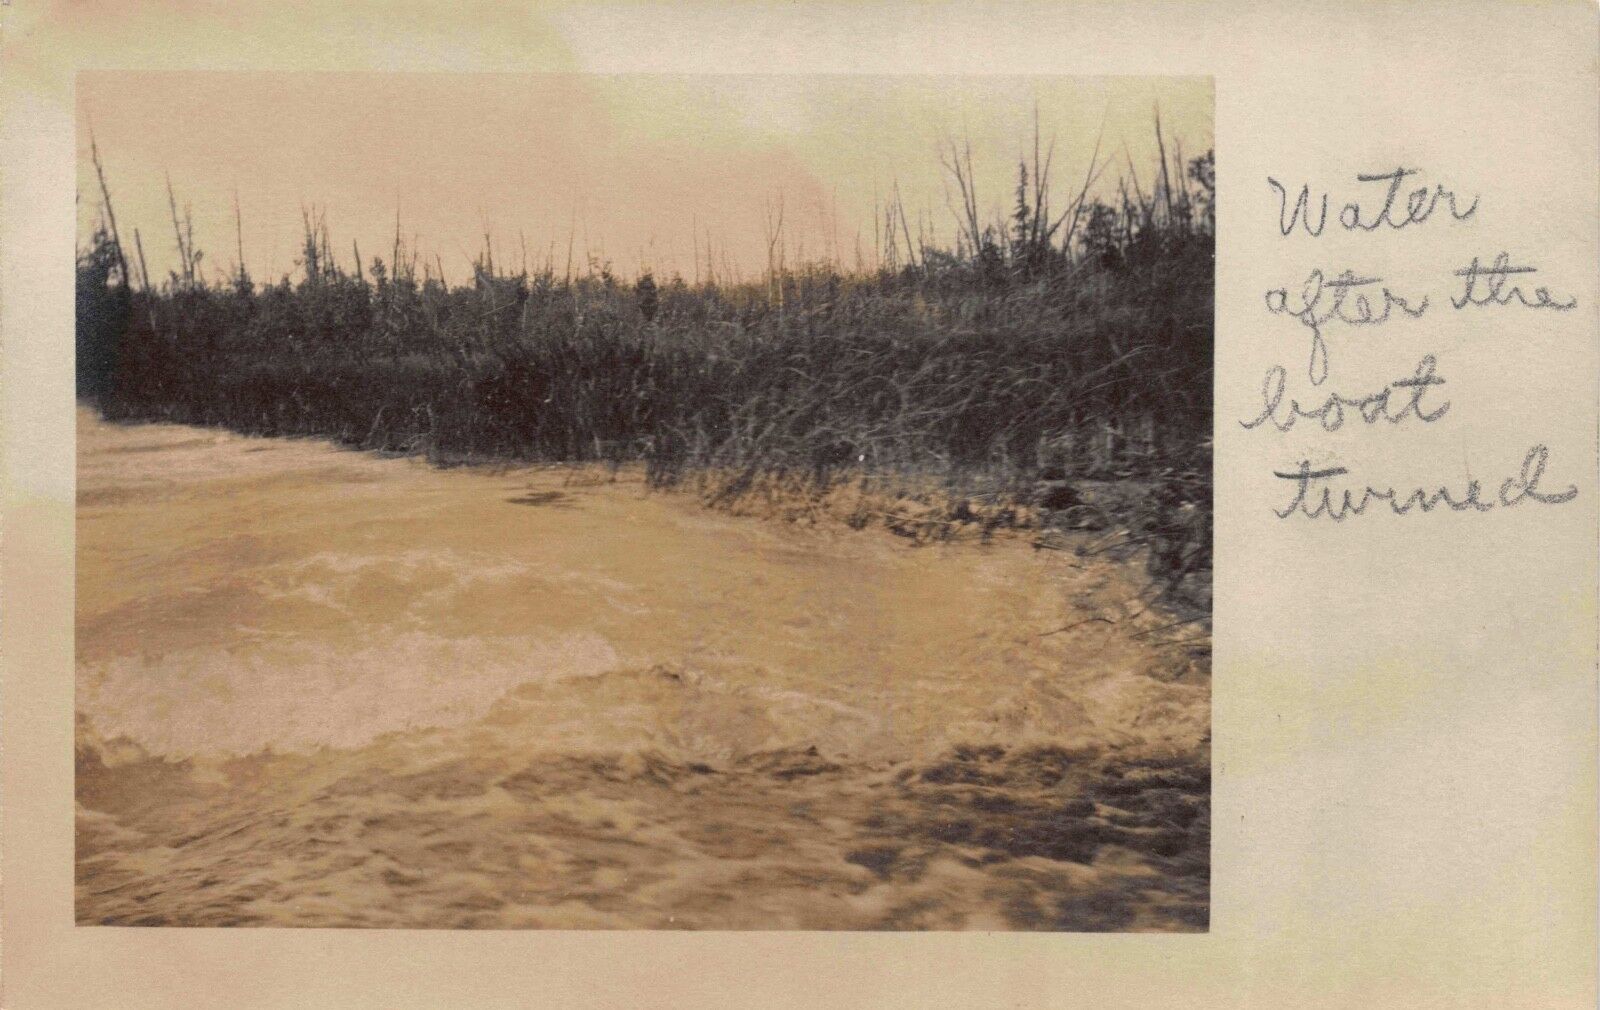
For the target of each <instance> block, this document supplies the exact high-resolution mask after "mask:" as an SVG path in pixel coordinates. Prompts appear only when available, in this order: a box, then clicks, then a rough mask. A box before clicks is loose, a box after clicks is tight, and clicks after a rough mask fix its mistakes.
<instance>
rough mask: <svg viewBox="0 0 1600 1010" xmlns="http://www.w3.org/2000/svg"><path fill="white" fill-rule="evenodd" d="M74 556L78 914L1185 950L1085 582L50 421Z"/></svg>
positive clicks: (1139, 660)
mask: <svg viewBox="0 0 1600 1010" xmlns="http://www.w3.org/2000/svg"><path fill="white" fill-rule="evenodd" d="M77 552H78V553H77V592H78V596H77V713H78V714H77V723H78V724H77V916H78V921H79V922H80V923H83V924H114V925H138V924H148V925H200V926H220V925H262V926H291V925H293V926H369V927H499V928H521V927H548V928H579V929H591V928H642V927H643V928H717V929H761V928H769V929H770V928H776V929H1065V930H1191V931H1192V930H1203V929H1205V928H1206V924H1207V918H1208V904H1209V903H1208V879H1209V792H1210V771H1209V725H1210V672H1209V659H1208V652H1206V651H1205V650H1203V649H1196V648H1195V647H1194V646H1193V645H1192V644H1185V642H1189V641H1192V638H1188V637H1186V638H1184V640H1183V641H1175V639H1176V638H1177V636H1179V635H1185V636H1192V635H1193V632H1194V627H1193V626H1190V627H1189V628H1187V629H1184V630H1183V631H1179V632H1167V631H1164V630H1163V629H1162V626H1163V625H1165V624H1168V623H1170V618H1169V617H1165V616H1163V615H1161V614H1159V613H1157V612H1155V611H1151V610H1146V608H1145V607H1144V605H1143V603H1142V602H1140V599H1139V593H1140V590H1141V588H1142V586H1143V583H1142V582H1141V580H1140V579H1139V578H1138V573H1137V571H1136V570H1134V569H1132V568H1128V567H1125V566H1123V565H1120V564H1118V563H1115V562H1112V561H1109V560H1105V559H1102V558H1095V557H1090V558H1084V559H1080V558H1075V557H1073V556H1072V554H1071V553H1070V552H1062V551H1054V550H1038V549H1035V548H1034V547H1033V546H1032V545H1031V544H1030V542H1029V541H1028V540H1027V539H1026V538H1024V537H1021V536H1015V535H1002V536H997V537H996V538H994V540H993V541H992V542H989V543H976V542H971V543H966V542H962V543H946V544H936V545H917V544H913V543H910V542H908V541H906V540H904V539H902V538H899V537H896V536H894V535H892V534H890V533H888V532H886V531H883V530H879V529H868V530H861V531H856V530H851V529H849V528H847V527H844V526H842V525H840V526H837V527H834V526H831V525H821V526H817V527H809V528H808V527H803V526H798V525H795V524H792V523H784V522H776V521H769V520H764V519H760V518H750V517H740V516H733V515H729V514H726V513H724V512H719V511H713V510H709V509H706V508H703V507H701V506H700V505H699V504H698V503H697V502H696V501H695V500H694V499H693V498H692V496H689V495H681V494H664V493H656V492H651V491H648V490H647V489H646V488H645V487H644V484H643V482H642V478H641V477H640V476H639V475H637V474H635V473H633V472H631V471H628V470H623V471H620V472H619V473H617V474H615V475H611V474H607V473H605V472H603V471H596V470H592V469H583V470H580V469H571V468H560V467H542V468H541V467H527V468H505V467H501V468H487V467H458V468H453V469H439V468H435V467H431V466H429V465H427V464H425V463H423V462H421V461H419V460H417V459H406V458H381V457H378V456H375V455H372V454H364V453H358V452H353V451H349V450H345V449H341V448H338V447H336V446H333V445H330V444H327V443H323V442H317V441H308V440H275V439H259V438H250V437H245V436H241V435H236V434H231V433H226V432H221V431H216V430H211V429H198V428H189V427H180V426H174V425H134V426H121V425H112V424H108V423H105V422H103V421H101V420H99V419H98V418H97V417H96V416H95V415H94V414H93V413H91V412H89V411H88V410H80V413H79V421H78V527H77ZM1060 629H1064V630H1060Z"/></svg>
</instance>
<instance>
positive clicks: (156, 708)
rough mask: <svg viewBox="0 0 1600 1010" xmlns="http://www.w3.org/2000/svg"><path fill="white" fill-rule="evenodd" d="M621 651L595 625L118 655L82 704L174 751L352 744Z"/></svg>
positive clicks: (90, 680)
mask: <svg viewBox="0 0 1600 1010" xmlns="http://www.w3.org/2000/svg"><path fill="white" fill-rule="evenodd" d="M619 662H620V659H619V657H618V655H617V652H616V650H615V649H613V648H612V647H611V645H610V643H608V642H607V641H606V640H604V639H603V638H600V637H599V636H596V635H591V634H570V635H561V636H558V637H554V638H549V639H543V638H537V637H533V636H525V637H502V638H483V637H477V638H466V639H463V638H446V637H442V636H439V635H434V634H430V633H427V632H420V631H406V632H401V633H398V634H394V635H392V636H391V637H386V638H380V639H376V640H374V641H372V642H371V643H370V644H366V645H363V646H359V647H355V648H339V647H335V646H333V645H330V644H327V643H322V642H287V643H271V644H267V645H263V646H259V647H248V648H238V649H231V650H230V649H195V650H186V651H182V652H176V653H169V654H166V655H162V656H156V657H147V656H122V657H118V658H116V659H113V660H110V661H109V662H105V663H101V664H96V665H94V666H90V667H87V668H85V669H83V670H82V671H81V676H80V678H79V683H78V710H79V712H81V713H82V714H83V715H84V716H85V717H87V718H88V720H89V722H90V723H91V724H92V725H93V726H94V728H95V730H96V732H97V733H99V734H100V735H101V736H102V737H105V738H107V739H111V738H115V737H119V736H122V737H127V738H128V739H130V740H132V741H134V742H136V743H137V744H138V745H139V746H140V747H141V748H142V749H143V750H144V751H146V752H147V753H151V754H155V755H161V756H165V757H173V758H181V757H193V756H202V755H212V756H225V755H243V754H251V753H255V752H258V751H263V750H269V749H270V750H274V751H279V752H284V751H310V750H315V749H316V748H319V747H339V748H349V747H359V746H361V745H363V744H366V743H369V742H371V741H372V740H373V739H375V738H376V737H378V736H381V735H382V734H385V733H390V732H394V731H398V730H406V729H415V728H421V727H432V726H450V725H459V724H461V723H466V722H470V721H472V720H474V719H477V718H479V717H480V716H482V715H483V714H484V713H486V712H487V711H488V710H489V708H490V707H491V706H492V705H493V704H494V703H495V701H496V700H497V699H499V698H500V697H501V696H503V695H504V694H505V693H506V692H507V691H510V690H511V689H513V688H515V687H517V686H518V685H521V684H525V683H529V682H546V683H548V682H553V681H559V680H563V679H570V678H575V677H590V676H596V675H599V674H602V673H605V672H606V671H608V670H612V669H615V668H616V667H617V666H618V664H619Z"/></svg>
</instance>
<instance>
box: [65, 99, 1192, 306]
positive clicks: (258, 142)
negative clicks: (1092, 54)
mask: <svg viewBox="0 0 1600 1010" xmlns="http://www.w3.org/2000/svg"><path fill="white" fill-rule="evenodd" d="M77 89H78V90H77V103H78V125H79V131H78V132H79V173H78V189H79V220H80V228H79V231H80V237H81V236H83V235H86V234H87V233H88V230H89V229H90V228H92V227H93V224H94V222H95V220H96V219H97V217H98V216H99V212H100V203H101V199H100V191H99V185H98V183H97V181H96V180H95V176H94V171H93V168H92V166H91V164H90V161H89V141H90V135H91V131H92V134H93V138H94V140H95V142H96V143H97V144H98V146H99V150H100V154H101V159H102V161H103V163H104V166H105V169H106V173H107V181H108V183H109V186H110V189H111V196H112V203H113V208H114V210H115V212H116V217H117V224H118V226H119V229H120V230H121V232H122V234H123V240H124V242H125V243H126V244H127V245H128V246H129V247H130V248H131V247H132V245H133V241H132V235H133V231H134V229H135V228H137V229H138V230H139V233H140V240H141V243H142V245H143V247H144V251H145V256H146V260H147V262H148V265H149V268H150V272H151V274H152V275H153V276H154V277H161V276H165V274H166V272H167V271H168V270H169V269H172V268H174V267H175V266H176V265H177V263H178V256H177V251H176V243H175V241H174V239H173V229H172V219H171V214H170V211H169V207H168V199H167V189H166V179H167V178H168V177H169V176H170V178H171V181H172V186H173V189H174V191H175V193H176V195H177V202H178V206H179V209H180V211H181V210H183V208H185V207H188V208H189V209H190V212H191V214H192V219H193V227H194V234H195V240H196V245H197V246H198V247H199V248H200V249H202V250H204V251H205V253H206V257H205V260H204V261H203V263H202V269H203V271H204V272H205V273H206V275H207V276H212V275H214V273H215V272H217V271H231V269H232V267H233V264H234V263H235V262H236V260H237V258H238V257H237V252H236V250H237V248H238V245H239V236H238V235H236V231H235V219H234V200H235V194H237V199H238V206H239V217H240V219H241V221H242V239H243V242H242V244H243V251H244V259H245V263H246V265H247V267H248V268H249V270H250V272H251V274H252V275H253V276H254V277H255V278H256V279H257V280H258V281H263V280H276V279H277V278H279V277H280V276H282V275H283V274H285V273H289V274H291V275H293V274H294V273H296V271H297V270H298V267H297V256H298V250H299V245H300V233H301V227H302V225H301V221H302V210H303V209H313V210H319V211H320V212H321V213H322V214H323V215H324V216H325V220H326V222H327V225H328V229H329V231H330V233H331V235H332V239H333V247H334V252H335V255H336V257H338V258H339V260H340V261H341V263H342V265H344V266H345V267H346V269H348V268H349V266H350V264H351V261H352V259H353V252H352V250H353V247H354V245H356V244H358V245H359V247H360V250H361V255H362V259H363V260H364V261H365V262H367V263H370V261H371V259H372V257H373V256H375V255H381V256H383V257H384V258H385V259H388V258H389V250H390V248H391V247H392V245H393V241H394V233H395V219H396V214H397V213H398V215H399V219H400V230H401V232H402V234H403V235H404V237H405V239H406V241H407V242H408V243H411V242H415V244H416V246H417V247H418V248H419V249H420V250H421V251H422V254H423V257H424V259H425V260H426V261H427V262H429V263H441V264H442V265H443V268H444V270H445V272H446V273H447V274H448V275H449V276H450V277H451V279H452V280H453V281H459V280H461V279H463V278H465V277H466V276H469V272H470V266H469V263H470V260H471V258H472V257H473V256H474V255H476V254H477V253H478V252H479V251H480V250H481V249H483V247H484V242H485V240H484V235H485V233H486V232H487V233H488V234H489V235H490V236H491V242H492V245H493V248H494V254H495V258H496V261H497V264H503V265H506V266H508V267H510V268H511V269H513V270H515V269H519V268H520V266H521V264H522V262H523V258H524V255H526V258H527V261H528V262H529V265H530V266H531V267H537V266H539V265H542V264H544V263H545V262H547V261H550V262H553V264H554V268H555V270H556V271H557V273H561V272H563V271H564V270H565V269H566V264H567V260H568V248H569V246H570V248H571V249H572V250H573V255H572V258H573V259H574V260H575V262H576V263H577V264H578V269H581V268H582V266H583V264H584V263H585V262H586V259H587V258H588V257H589V256H593V257H595V258H596V259H599V260H607V261H610V262H611V263H612V264H613V268H614V269H615V271H616V272H617V273H619V274H621V275H624V276H632V275H634V274H637V273H638V272H639V271H640V270H642V269H649V270H652V271H654V272H655V273H656V274H657V275H659V276H670V275H671V274H673V273H678V274H681V275H682V276H684V277H685V278H686V279H693V278H694V277H695V276H696V275H697V273H703V272H704V270H705V269H706V268H705V266H704V262H705V259H706V248H707V245H708V243H709V245H710V247H711V248H712V249H713V250H714V253H713V257H714V268H715V269H716V270H717V272H718V273H719V275H720V274H723V273H725V272H726V271H727V270H729V269H731V270H733V271H736V272H737V273H738V274H739V275H741V276H743V277H755V276H759V275H760V274H761V272H762V271H763V270H764V269H765V268H766V262H767V255H768V242H767V236H768V234H769V222H771V221H773V220H775V219H776V214H777V211H778V209H779V208H780V206H781V209H782V215H783V230H782V246H783V247H784V249H785V258H786V260H787V262H788V263H790V264H791V265H793V264H795V263H798V262H800V261H803V260H811V259H835V258H837V259H838V261H839V262H840V263H842V264H843V265H844V266H845V267H846V268H848V267H851V266H853V265H854V264H855V261H856V256H857V249H858V248H859V249H860V251H861V256H862V259H863V261H864V262H865V263H866V264H867V265H869V266H870V265H872V264H873V263H874V261H875V260H874V258H875V255H876V253H875V248H874V233H875V228H874V224H873V221H874V207H875V206H880V205H882V204H883V203H884V202H885V201H886V200H888V199H889V198H890V197H891V196H892V193H893V192H894V190H895V189H896V187H898V191H899V194H900V199H901V203H902V205H903V206H904V208H905V211H906V214H907V215H908V217H910V218H911V230H912V233H913V235H915V234H916V232H917V228H918V224H917V223H918V222H919V221H922V222H924V225H923V227H925V228H926V229H927V230H928V231H929V232H930V233H931V235H932V237H933V238H935V239H936V240H937V241H938V242H939V243H940V244H945V245H948V244H950V243H952V242H953V241H954V238H955V232H956V225H955V218H954V216H953V214H952V212H951V210H950V204H949V202H948V197H947V194H948V193H949V192H950V191H951V186H950V185H949V176H948V175H947V174H946V173H945V170H944V169H943V168H942V167H941V165H940V151H941V147H942V145H943V144H945V143H946V142H947V141H948V140H951V139H954V140H956V141H958V142H963V141H964V142H968V143H970V145H971V150H972V161H973V166H974V169H975V174H976V177H977V182H978V191H979V205H980V211H981V212H982V213H983V215H984V218H985V220H986V221H989V220H993V219H995V218H996V217H998V216H1001V215H1004V214H1005V213H1006V211H1007V209H1008V208H1009V205H1010V203H1011V201H1012V193H1013V191H1014V189H1015V186H1016V172H1017V158H1018V155H1019V154H1022V153H1024V152H1025V151H1031V147H1032V130H1033V118H1034V114H1035V109H1036V108H1037V113H1038V119H1039V125H1040V133H1041V136H1042V143H1044V144H1045V145H1046V146H1048V144H1049V142H1050V140H1051V138H1052V137H1053V138H1054V140H1055V154H1054V163H1053V167H1052V171H1051V181H1052V184H1053V185H1052V190H1053V193H1054V199H1053V203H1054V205H1055V206H1056V207H1057V208H1058V209H1062V208H1065V207H1066V206H1067V204H1068V203H1069V202H1070V200H1071V196H1072V195H1073V194H1075V193H1076V190H1077V188H1078V187H1079V186H1081V185H1082V182H1083V177H1084V173H1085V171H1086V169H1087V168H1088V165H1089V159H1090V155H1091V153H1092V151H1093V149H1094V145H1095V141H1096V137H1097V136H1099V135H1101V134H1102V130H1103V138H1104V139H1103V141H1102V144H1101V157H1102V158H1107V157H1110V158H1111V159H1112V165H1111V168H1110V169H1109V170H1108V171H1107V172H1106V173H1105V175H1104V176H1103V178H1102V180H1101V183H1100V188H1101V189H1102V190H1103V191H1105V190H1110V191H1114V190H1115V180H1116V177H1117V176H1118V175H1119V174H1125V173H1127V172H1128V171H1129V168H1128V166H1129V163H1130V162H1131V165H1132V169H1133V171H1134V172H1136V173H1137V174H1138V176H1139V181H1140V184H1141V185H1142V186H1143V187H1144V188H1145V189H1146V190H1147V191H1148V189H1149V187H1150V176H1151V175H1152V174H1153V171H1154V168H1155V165H1156V163H1157V155H1156V140H1155V132H1154V127H1153V122H1154V115H1155V112H1156V110H1157V108H1159V110H1160V115H1161V120H1162V125H1163V128H1164V130H1165V135H1166V139H1167V143H1168V144H1169V147H1181V149H1182V151H1183V153H1184V155H1185V157H1194V156H1195V155H1198V154H1202V153H1204V152H1205V151H1206V150H1209V149H1210V148H1211V146H1212V88H1211V82H1210V81H1209V80H1208V79H1203V78H1165V77H1121V78H1069V77H1032V78H1008V77H936V76H927V77H868V76H843V75H836V76H732V75H715V76H713V75H701V76H658V75H625V76H600V75H591V74H449V73H417V74H401V73H295V74H286V73H231V72H228V73H224V72H153V71H95V72H85V73H82V74H80V75H79V77H78V82H77ZM524 250H526V253H524Z"/></svg>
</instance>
